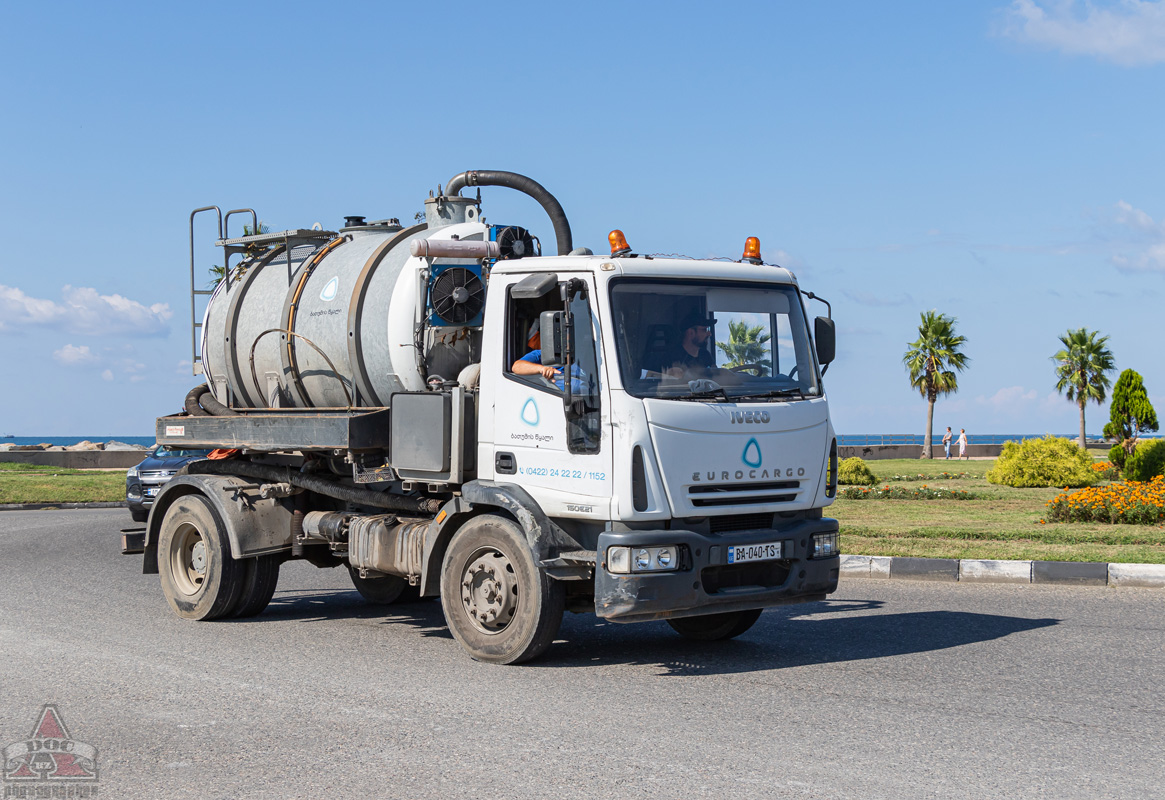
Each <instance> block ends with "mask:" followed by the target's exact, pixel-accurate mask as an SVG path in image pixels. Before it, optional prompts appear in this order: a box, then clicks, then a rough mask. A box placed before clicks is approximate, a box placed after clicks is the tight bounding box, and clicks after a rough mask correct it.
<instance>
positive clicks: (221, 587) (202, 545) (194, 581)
mask: <svg viewBox="0 0 1165 800" xmlns="http://www.w3.org/2000/svg"><path fill="white" fill-rule="evenodd" d="M158 573H159V576H160V578H161V581H162V593H163V594H165V595H166V601H167V602H168V603H169V604H170V607H171V608H172V609H174V613H176V614H177V615H178V616H180V617H184V618H185V619H198V620H209V619H219V618H220V617H225V616H227V615H229V614H230V613H231V611H232V610H234V609H235V607H236V606H237V604H238V602H239V597H240V595H241V593H242V590H243V578H244V577H245V574H244V566H243V565H242V564H240V563H239V562H238V561H235V559H234V558H233V557H232V556H231V544H230V540H229V539H228V538H227V535H226V528H225V526H224V525H223V524H222V521H221V520H220V519H219V517H218V513H217V512H216V511H215V510H214V508H213V507H212V506H211V505H210V503H209V502H208V501H207V500H206V498H204V497H202V496H201V495H197V494H188V495H185V496H183V497H180V498H178V499H177V500H175V501H174V504H173V505H171V506H170V507H169V508H168V509H166V516H165V518H164V519H163V520H162V527H161V532H160V535H159V536H158Z"/></svg>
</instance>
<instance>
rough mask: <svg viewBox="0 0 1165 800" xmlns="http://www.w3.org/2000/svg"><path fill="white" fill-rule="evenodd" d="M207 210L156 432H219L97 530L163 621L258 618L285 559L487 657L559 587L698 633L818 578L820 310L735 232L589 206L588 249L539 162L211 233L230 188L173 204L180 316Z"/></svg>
mask: <svg viewBox="0 0 1165 800" xmlns="http://www.w3.org/2000/svg"><path fill="white" fill-rule="evenodd" d="M475 185H476V186H506V187H510V188H512V189H516V190H519V191H521V192H524V193H526V194H528V195H530V196H531V197H533V198H534V199H536V200H537V201H538V202H539V203H540V204H541V205H542V206H543V208H544V209H545V210H546V211H547V213H548V214H549V216H550V218H551V221H552V223H553V227H554V234H555V237H556V240H557V242H556V243H557V255H554V256H543V255H541V253H540V250H541V247H540V243H539V242H538V240H537V239H536V238H535V237H534V236H533V235H531V233H530V232H529V231H528V230H527V229H526V228H523V227H519V226H514V225H496V224H490V223H487V222H486V221H485V219H484V218H483V217H482V216H481V197H480V190H478V195H477V197H476V198H469V197H462V196H461V195H460V191H461V190H462V189H463V188H465V187H467V186H475ZM208 211H215V212H218V225H219V238H218V241H217V244H218V245H219V246H221V247H222V248H223V250H224V257H225V265H226V270H225V278H224V279H223V280H221V281H220V282H219V283H218V285H217V287H216V288H215V289H214V290H213V293H210V292H203V293H208V294H212V296H211V297H210V299H209V302H208V304H207V307H206V311H205V315H204V316H203V321H202V323H201V324H199V323H197V322H195V323H194V332H195V344H194V361H195V374H199V373H204V374H205V378H206V379H205V383H204V384H202V385H200V386H198V387H197V388H196V389H194V390H193V391H192V392H191V393H190V394H189V395H188V396H187V398H186V403H185V407H186V411H185V413H182V414H177V415H173V416H167V417H162V418H160V419H158V421H157V438H158V442H159V443H160V444H164V445H167V446H175V447H183V448H213V449H215V450H216V452H215V453H213V454H212V457H211V459H210V460H207V461H201V462H196V463H194V464H191V465H189V466H188V467H187V468H185V469H184V470H183V471H182V472H180V473H179V475H178V476H177V477H176V478H175V479H173V480H172V481H170V482H169V483H168V484H166V485H165V486H164V487H163V489H162V490H161V491H160V493H159V494H158V496H157V497H156V498H155V499H154V503H153V506H152V508H151V512H150V516H149V520H148V522H147V526H146V528H145V530H137V531H130V532H128V533H127V534H126V535H125V537H124V539H123V545H122V547H123V550H124V551H125V552H127V553H143V554H144V565H143V571H144V572H145V573H151V574H153V573H157V574H160V579H161V584H162V591H163V593H164V594H165V596H166V599H167V601H168V602H169V604H170V606H171V607H172V608H173V610H174V611H175V612H176V613H177V614H178V615H179V616H181V617H185V618H188V619H195V620H213V619H220V618H225V617H241V616H252V615H255V614H258V613H260V612H261V611H262V610H263V609H264V608H265V607H266V606H267V604H268V602H269V601H270V600H271V597H272V595H273V593H274V591H275V586H276V582H277V580H278V575H279V567H280V565H281V564H282V563H283V562H285V561H287V560H289V559H306V560H307V561H309V562H311V563H312V564H314V565H316V566H319V567H334V566H344V567H346V568H347V569H348V571H349V572H350V574H351V578H352V581H353V583H354V584H355V587H356V589H357V590H358V591H359V592H360V594H361V595H363V597H364V598H366V599H367V600H368V601H370V602H373V603H381V604H386V603H393V602H401V601H403V600H407V599H418V598H422V597H435V596H439V597H440V598H441V604H442V607H443V610H444V613H445V618H446V621H447V623H448V625H449V629H450V631H451V632H452V634H453V635H454V637H455V638H456V639H457V641H458V642H460V643H461V645H462V646H463V647H464V648H465V650H466V651H468V653H469V654H470V655H471V656H472V657H473V658H475V659H478V660H481V661H489V662H497V663H507V664H509V663H518V662H521V661H525V660H528V659H530V658H533V657H535V656H537V655H538V654H540V653H542V652H543V651H544V650H545V649H546V648H547V647H548V646H549V645H550V643H551V641H552V640H553V638H554V636H555V633H556V632H557V630H558V628H559V625H560V622H561V619H562V614H563V611H564V610H569V611H576V612H584V611H587V612H594V613H595V614H597V615H598V616H600V617H602V618H604V619H608V620H611V621H614V622H639V621H644V620H659V619H663V620H667V622H668V623H669V624H670V625H671V627H672V628H674V629H675V630H676V631H677V632H678V633H679V634H680V635H682V636H685V637H688V638H692V639H698V640H717V639H726V638H730V637H733V636H737V635H739V634H741V633H743V632H744V631H746V630H747V629H748V628H749V627H750V626H751V625H752V624H753V623H754V622H756V620H757V618H758V617H759V615H760V613H761V610H762V609H764V608H767V607H771V606H775V605H779V604H785V603H799V602H807V601H813V600H820V599H822V598H824V597H825V596H826V595H827V594H828V593H830V592H832V591H834V590H835V589H836V588H837V579H838V566H839V557H838V541H837V539H838V524H837V521H836V520H833V519H829V518H827V517H824V516H823V514H822V509H823V508H824V507H825V506H828V505H830V504H831V503H832V502H833V498H834V496H835V494H836V490H837V444H836V438H835V436H834V431H833V427H832V425H831V424H830V419H829V411H828V405H827V402H826V398H825V391H824V388H823V386H822V375H823V373H824V372H825V367H826V366H827V365H828V364H829V362H830V361H831V360H832V359H833V353H834V326H833V322H832V320H831V319H830V318H829V317H828V316H826V317H816V318H815V319H813V320H812V321H811V320H810V318H809V317H808V315H807V313H806V307H805V303H804V302H803V300H802V297H803V296H804V297H806V298H809V299H819V298H816V297H815V296H814V295H813V294H812V293H807V292H803V291H801V290H800V289H799V288H798V285H797V281H796V279H795V277H794V276H793V275H792V273H790V272H789V271H787V270H785V269H782V268H780V267H777V266H774V265H768V264H764V263H762V261H761V256H760V248H759V243H758V242H757V240H756V239H754V238H750V239H749V240H748V242H747V244H746V249H745V254H744V257H743V258H741V260H739V261H735V262H733V261H726V260H721V261H709V260H699V259H685V258H681V257H674V256H651V255H642V254H636V253H634V252H632V250H631V248H630V247H629V246H628V245H627V243H626V240H625V239H624V237H623V235H622V233H620V232H619V231H613V232H612V234H611V236H610V241H611V250H612V252H611V254H610V255H593V254H592V253H591V251H589V250H587V249H585V248H579V249H575V248H574V246H573V244H572V241H571V232H570V226H569V224H568V223H567V219H566V216H565V214H564V213H563V211H562V208H561V206H560V205H559V203H558V202H557V200H555V199H554V197H553V196H551V195H550V193H549V192H547V191H546V190H545V189H544V188H543V187H542V186H540V185H539V184H537V183H536V182H534V181H532V180H530V179H529V178H526V177H523V176H521V175H516V174H514V173H509V172H496V171H476V172H465V173H461V174H459V175H457V176H455V177H454V178H453V179H452V180H451V181H449V183H448V184H446V186H445V188H444V191H442V190H441V189H440V188H438V191H437V193H436V195H435V196H434V195H431V196H430V197H429V198H428V199H427V200H426V201H425V220H424V222H422V223H420V224H416V225H412V226H408V227H405V226H402V225H401V224H400V223H399V222H398V221H397V220H395V219H393V220H380V221H366V220H365V219H364V218H363V217H348V218H346V224H345V226H344V227H343V228H342V229H341V230H340V231H339V232H337V233H332V232H328V231H322V230H316V229H299V230H287V231H282V232H278V233H259V234H253V235H248V236H242V237H236V238H231V237H230V236H229V233H228V232H227V230H224V223H225V225H226V226H227V229H229V224H230V218H231V216H232V215H235V214H239V213H246V214H249V215H250V217H251V221H252V227H251V230H252V231H254V230H256V229H257V228H256V226H255V222H256V221H257V220H256V216H255V214H254V212H253V211H251V210H250V209H246V210H244V211H243V212H239V211H231V212H228V213H227V214H226V215H225V217H224V215H223V214H222V213H221V211H218V209H217V208H215V207H209V208H205V209H199V210H197V211H195V212H194V213H192V214H191V228H190V230H191V293H192V294H191V311H192V316H193V313H194V310H195V306H194V301H195V296H196V295H197V294H199V293H200V290H198V289H197V288H196V277H195V268H194V219H195V215H197V214H199V213H202V212H208ZM232 257H238V258H236V263H235V264H233V265H232V263H231V258H232ZM823 302H824V301H823ZM826 306H827V308H828V304H826Z"/></svg>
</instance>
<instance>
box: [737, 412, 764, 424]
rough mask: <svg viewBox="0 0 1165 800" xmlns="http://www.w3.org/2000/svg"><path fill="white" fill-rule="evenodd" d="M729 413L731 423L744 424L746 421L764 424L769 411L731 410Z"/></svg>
mask: <svg viewBox="0 0 1165 800" xmlns="http://www.w3.org/2000/svg"><path fill="white" fill-rule="evenodd" d="M729 413H730V419H731V420H732V424H733V425H745V424H748V423H754V424H757V425H764V424H767V423H768V422H769V419H770V417H769V412H767V411H732V412H729Z"/></svg>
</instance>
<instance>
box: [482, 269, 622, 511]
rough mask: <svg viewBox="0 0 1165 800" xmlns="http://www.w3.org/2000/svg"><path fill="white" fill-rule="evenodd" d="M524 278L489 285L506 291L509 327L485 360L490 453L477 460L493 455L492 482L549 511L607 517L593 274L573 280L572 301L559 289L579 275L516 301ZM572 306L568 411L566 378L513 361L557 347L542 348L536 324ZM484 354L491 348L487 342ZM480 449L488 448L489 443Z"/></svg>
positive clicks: (607, 460)
mask: <svg viewBox="0 0 1165 800" xmlns="http://www.w3.org/2000/svg"><path fill="white" fill-rule="evenodd" d="M521 277H522V276H509V275H507V276H504V277H503V276H501V275H495V276H494V278H493V280H492V281H491V284H493V285H491V287H490V289H491V291H494V292H496V291H498V290H499V289H501V290H502V291H504V292H505V294H506V300H505V327H504V329H503V330H502V331H501V332H500V333H499V335H500V337H501V338H503V341H500V342H498V344H499V346H498V347H496V348H492V353H491V355H492V354H494V353H496V354H497V355H498V357H497V358H496V359H483V360H482V391H483V395H484V394H486V393H489V394H492V399H493V415H492V417H493V418H492V423H493V424H492V437H491V438H492V442H491V443H490V445H489V450H488V452H481V453H480V455H482V456H487V457H488V463H489V464H490V465H491V466H492V467H493V472H494V480H496V481H498V482H509V483H516V484H518V485H520V486H522V487H524V488H525V489H526V490H527V491H528V492H529V493H530V495H531V496H532V497H534V499H535V500H537V501H538V503H539V505H541V507H542V509H543V510H544V511H545V512H546V513H547V514H549V515H551V516H561V517H580V518H598V519H603V520H605V519H608V518H609V511H610V500H611V486H612V478H611V442H610V441H609V433H607V432H608V431H609V430H610V429H609V426H608V425H607V414H608V408H609V406H610V402H609V399H608V395H607V390H606V378H605V368H604V364H603V362H602V349H601V348H600V347H598V346H597V345H598V343H599V342H600V341H602V340H601V331H600V328H599V321H598V314H597V313H596V310H595V303H594V294H595V293H594V284H593V282H592V281H591V280H590V279H589V277H583V278H582V279H581V281H575V284H574V285H576V286H581V289H582V291H579V292H576V293H574V294H573V296H572V297H571V299H570V300H569V301H568V300H565V299H564V298H563V297H562V286H563V285H564V284H565V281H566V280H568V279H569V278H571V277H576V276H570V275H559V276H557V277H558V278H559V280H558V281H557V284H556V285H555V287H554V288H553V289H552V290H551V291H549V292H548V293H547V294H546V295H543V296H541V297H538V298H529V297H522V298H520V299H519V298H516V297H514V295H513V290H514V287H515V285H516V284H518V283H519V279H520V278H521ZM499 279H502V280H504V281H505V285H504V286H503V287H499V286H498V285H497V284H498V283H501V280H499ZM568 305H569V311H570V315H571V317H572V318H573V327H574V340H573V341H574V344H573V348H572V349H573V354H574V357H573V362H574V363H573V366H572V368H571V369H570V370H569V371H568V370H567V369H566V368H565V366H560V367H559V368H558V375H559V376H565V375H566V374H567V373H568V372H569V373H570V375H571V376H572V377H571V379H570V380H571V390H572V391H571V394H572V402H571V407H570V409H569V410H568V409H567V408H565V407H564V394H565V392H564V389H565V381H566V378H565V377H559V378H558V379H557V380H553V381H552V380H547V379H546V378H544V377H542V376H541V375H521V374H517V373H515V372H514V369H513V365H514V362H516V361H517V360H519V359H521V358H523V357H529V356H530V354H531V353H532V352H537V351H539V350H542V351H546V350H550V349H552V348H541V347H539V345H540V344H541V343H540V341H539V337H537V336H535V335H534V334H535V333H539V334H540V329H539V326H538V321H539V319H540V316H541V315H542V313H543V312H547V311H563V312H565V311H566V310H567V308H568ZM496 330H497V329H495V331H496ZM486 349H487V351H489V350H491V348H489V346H488V344H487V347H486ZM535 358H536V357H535ZM491 388H492V392H491V391H490V390H491ZM483 401H484V398H483ZM486 402H488V401H486ZM484 410H485V409H483V411H484ZM481 450H486V445H485V444H484V443H483V446H482V447H481ZM482 466H485V464H483V465H482Z"/></svg>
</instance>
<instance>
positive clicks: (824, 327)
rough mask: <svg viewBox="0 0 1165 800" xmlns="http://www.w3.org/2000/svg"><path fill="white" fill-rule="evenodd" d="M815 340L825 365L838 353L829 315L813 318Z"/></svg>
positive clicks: (820, 362) (819, 359)
mask: <svg viewBox="0 0 1165 800" xmlns="http://www.w3.org/2000/svg"><path fill="white" fill-rule="evenodd" d="M542 341H546V340H545V339H543V340H542ZM813 341H814V343H815V344H816V345H817V361H818V363H819V364H821V366H823V367H824V366H825V365H826V364H828V363H830V362H831V361H833V359H834V356H836V355H837V333H836V331H835V330H834V327H833V320H831V319H830V318H829V317H818V318H817V319H815V320H813Z"/></svg>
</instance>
